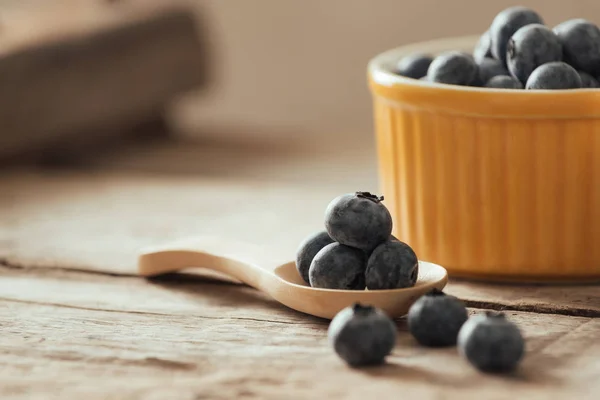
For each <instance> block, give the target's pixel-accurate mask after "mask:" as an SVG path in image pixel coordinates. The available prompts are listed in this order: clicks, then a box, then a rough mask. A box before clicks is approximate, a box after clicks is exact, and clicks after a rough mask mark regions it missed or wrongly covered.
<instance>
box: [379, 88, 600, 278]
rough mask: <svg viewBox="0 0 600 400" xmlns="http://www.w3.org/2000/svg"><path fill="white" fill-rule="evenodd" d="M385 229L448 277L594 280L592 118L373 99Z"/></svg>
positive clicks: (599, 188)
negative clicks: (463, 110)
mask: <svg viewBox="0 0 600 400" xmlns="http://www.w3.org/2000/svg"><path fill="white" fill-rule="evenodd" d="M374 115H375V127H376V137H377V147H378V158H379V170H380V178H381V185H382V192H383V194H384V195H385V198H386V200H385V204H386V205H387V206H388V208H389V209H390V211H391V213H392V215H393V217H394V222H395V227H394V233H395V234H396V235H397V236H398V238H399V239H400V240H403V241H405V242H407V243H409V244H410V245H411V246H412V247H413V248H414V249H415V251H416V252H417V254H418V256H419V258H420V259H423V260H427V261H432V262H435V263H438V264H441V265H443V266H444V267H446V268H447V269H448V271H449V272H450V274H453V275H457V276H471V277H482V278H498V279H507V280H512V279H516V280H567V281H568V280H586V279H590V278H600V159H598V157H594V156H593V155H594V154H600V136H599V135H600V119H598V118H589V119H564V118H563V119H541V118H540V119H535V118H518V117H512V118H511V117H505V118H492V117H487V116H480V117H477V116H469V115H461V114H453V113H443V112H441V111H440V110H435V111H430V110H428V109H426V108H419V107H415V106H414V105H412V104H402V103H399V102H395V101H390V100H389V99H386V98H383V97H381V96H377V95H375V96H374Z"/></svg>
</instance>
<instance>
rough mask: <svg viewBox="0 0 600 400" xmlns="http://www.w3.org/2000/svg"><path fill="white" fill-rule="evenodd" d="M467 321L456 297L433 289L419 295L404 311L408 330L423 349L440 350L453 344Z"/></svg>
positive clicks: (463, 309)
mask: <svg viewBox="0 0 600 400" xmlns="http://www.w3.org/2000/svg"><path fill="white" fill-rule="evenodd" d="M467 318H468V313H467V309H466V307H465V305H464V304H463V302H462V301H460V300H459V299H458V298H456V297H454V296H451V295H447V294H445V293H444V292H442V291H440V290H437V289H433V290H432V291H431V292H429V293H428V294H426V295H424V296H421V297H420V298H419V299H418V300H417V301H415V302H414V304H413V305H412V306H411V307H410V309H409V310H408V319H407V320H408V329H409V330H410V333H411V334H412V335H413V336H414V337H415V339H416V340H417V341H418V342H419V343H420V344H422V345H423V346H429V347H443V346H452V345H454V344H456V339H457V336H458V332H459V331H460V328H461V327H462V325H463V324H464V323H465V321H466V320H467Z"/></svg>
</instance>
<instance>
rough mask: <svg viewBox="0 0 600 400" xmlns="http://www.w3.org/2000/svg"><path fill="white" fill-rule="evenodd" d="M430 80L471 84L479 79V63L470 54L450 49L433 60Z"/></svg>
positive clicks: (429, 74) (453, 83)
mask: <svg viewBox="0 0 600 400" xmlns="http://www.w3.org/2000/svg"><path fill="white" fill-rule="evenodd" d="M427 78H428V79H429V81H430V82H439V83H446V84H450V85H470V84H471V83H473V82H474V81H476V79H477V64H475V60H474V59H473V57H471V56H470V55H468V54H465V53H463V52H460V51H448V52H445V53H442V54H440V55H439V56H437V57H436V58H435V60H433V62H432V63H431V65H430V66H429V71H428V72H427Z"/></svg>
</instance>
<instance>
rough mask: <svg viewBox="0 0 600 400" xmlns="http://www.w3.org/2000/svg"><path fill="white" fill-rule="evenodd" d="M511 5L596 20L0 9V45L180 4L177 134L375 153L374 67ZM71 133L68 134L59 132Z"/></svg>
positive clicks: (382, 5)
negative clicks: (190, 47)
mask: <svg viewBox="0 0 600 400" xmlns="http://www.w3.org/2000/svg"><path fill="white" fill-rule="evenodd" d="M517 4H521V5H526V6H529V7H532V8H534V9H536V10H537V11H539V12H540V13H541V14H542V16H543V17H544V18H545V19H546V22H547V24H548V25H550V26H552V25H555V24H556V23H558V22H560V21H563V20H566V19H569V18H574V17H586V18H590V19H592V20H594V16H596V15H600V2H598V1H596V0H574V1H568V2H567V1H558V0H557V1H548V0H535V1H532V0H523V1H520V2H518V3H516V2H514V1H506V0H497V1H493V2H492V1H478V0H454V1H450V2H448V1H439V0H421V1H418V2H414V1H405V0H370V1H362V0H327V1H321V0H304V1H293V0H253V1H244V0H225V1H222V0H221V1H220V0H191V1H156V0H153V1H150V0H112V1H111V0H54V1H45V0H2V1H0V46H2V47H3V49H2V52H3V53H8V52H10V51H12V50H16V49H20V48H22V47H27V46H28V45H32V44H34V45H40V43H43V42H44V41H52V40H54V39H60V38H65V37H66V38H69V37H73V36H74V35H75V34H76V33H78V32H81V31H96V30H100V31H101V30H103V29H105V27H106V26H110V25H111V24H115V23H116V22H114V21H123V20H126V19H128V18H135V17H139V15H142V14H144V13H146V12H147V11H148V10H156V9H160V8H167V6H170V7H172V6H176V5H183V6H185V7H187V9H189V11H190V12H191V13H192V14H193V16H194V18H195V20H196V24H197V31H198V32H199V36H200V40H201V42H202V46H201V47H198V57H200V58H201V61H202V62H203V63H204V64H203V68H204V67H205V69H203V70H202V74H203V81H202V84H198V85H192V84H189V85H187V87H186V88H185V89H189V90H186V91H185V92H186V94H185V96H183V95H179V93H177V94H178V96H171V97H172V98H171V97H170V98H169V102H168V107H167V108H166V110H167V112H168V118H169V121H170V122H169V123H170V124H171V125H172V126H174V127H176V128H175V129H174V130H175V131H177V134H178V135H183V136H186V137H193V138H196V139H198V138H200V139H207V140H217V141H220V142H227V143H231V142H234V143H237V142H244V143H248V142H251V143H257V142H264V141H267V142H278V143H283V144H284V145H285V144H290V143H296V144H303V143H304V144H308V143H310V144H311V145H315V144H318V143H323V145H324V146H325V145H326V146H335V145H336V142H337V139H339V138H343V139H344V140H345V141H346V142H347V143H348V146H350V144H351V143H358V144H359V145H360V146H372V145H373V138H372V131H373V129H372V117H371V104H370V96H369V92H368V88H367V84H366V65H367V62H368V60H369V59H370V58H371V57H372V56H374V55H376V54H377V53H379V52H381V51H384V50H387V49H390V48H393V47H396V46H400V45H403V44H407V43H410V42H415V41H424V40H429V39H435V38H440V37H447V36H458V35H470V34H479V33H481V32H483V31H484V30H486V29H487V27H488V26H489V24H490V22H491V20H492V19H493V17H494V15H495V14H496V13H497V12H498V11H500V10H502V9H504V8H506V7H508V6H512V5H517ZM75 36H76V35H75ZM174 37H175V36H174ZM157 51H158V50H157ZM157 56H160V53H157ZM194 61H195V60H194ZM143 62H146V60H143V59H141V60H140V63H143ZM107 68H109V66H107ZM163 76H164V75H163ZM164 79H170V78H169V77H168V76H164ZM30 81H31V77H29V78H28V79H26V77H25V78H23V82H24V83H25V84H27V83H30ZM141 84H142V85H143V84H144V83H143V82H141ZM130 90H136V88H131V89H130ZM34 95H35V93H34ZM92 100H93V99H91V100H90V101H92ZM99 106H103V105H99ZM28 115H29V114H28ZM13 119H14V118H13ZM104 120H106V118H104ZM96 125H98V124H97V123H96ZM87 128H88V127H87V126H86V129H87ZM69 130H71V131H74V130H75V129H63V131H65V132H66V131H69ZM79 130H81V129H79ZM10 134H11V133H10V132H7V131H6V130H4V132H3V133H2V134H1V135H2V136H4V137H5V138H6V136H7V135H10ZM22 140H25V139H24V138H23V139H22ZM36 140H38V139H36ZM40 140H41V139H40ZM0 143H1V142H0ZM34 143H39V142H35V141H34ZM5 151H6V150H5ZM1 152H2V150H0V156H1V154H2V153H1Z"/></svg>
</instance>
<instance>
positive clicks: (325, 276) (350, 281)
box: [308, 243, 367, 290]
mask: <svg viewBox="0 0 600 400" xmlns="http://www.w3.org/2000/svg"><path fill="white" fill-rule="evenodd" d="M366 267H367V257H366V256H365V253H364V252H363V251H361V250H359V249H355V248H354V247H349V246H344V245H343V244H339V243H331V244H328V245H327V246H325V247H323V248H322V249H321V251H319V252H318V253H317V254H316V255H315V258H313V261H312V263H311V264H310V269H309V270H308V278H309V279H308V280H309V282H310V286H312V287H315V288H322V289H343V290H363V289H364V288H365V269H366Z"/></svg>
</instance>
